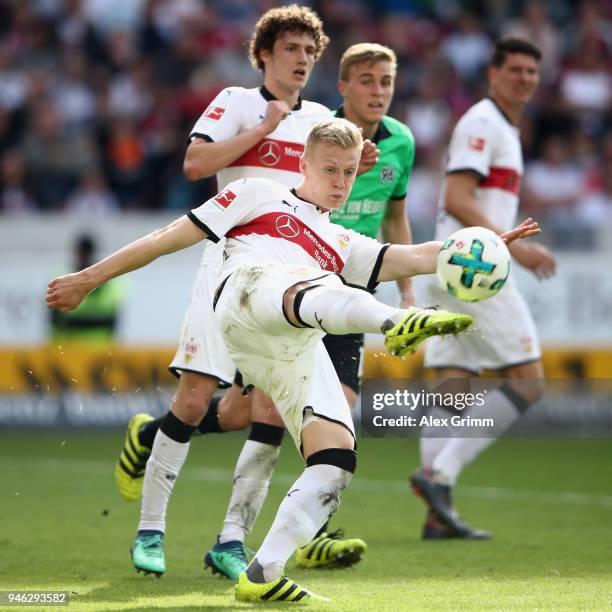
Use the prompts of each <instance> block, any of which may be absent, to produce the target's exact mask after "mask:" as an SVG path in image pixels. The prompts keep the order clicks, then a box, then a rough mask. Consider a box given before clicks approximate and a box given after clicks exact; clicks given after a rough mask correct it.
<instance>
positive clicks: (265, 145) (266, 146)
mask: <svg viewBox="0 0 612 612" xmlns="http://www.w3.org/2000/svg"><path fill="white" fill-rule="evenodd" d="M257 157H259V161H260V162H261V163H262V164H263V165H264V166H276V164H278V162H279V161H280V158H281V149H280V146H279V145H278V144H276V143H275V142H273V141H271V140H264V142H262V143H261V144H260V145H259V149H257Z"/></svg>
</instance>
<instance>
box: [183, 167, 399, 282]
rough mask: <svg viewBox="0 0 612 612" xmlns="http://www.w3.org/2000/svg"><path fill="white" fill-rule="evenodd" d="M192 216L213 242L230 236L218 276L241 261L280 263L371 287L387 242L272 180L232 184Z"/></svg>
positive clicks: (241, 181)
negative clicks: (340, 220) (336, 220)
mask: <svg viewBox="0 0 612 612" xmlns="http://www.w3.org/2000/svg"><path fill="white" fill-rule="evenodd" d="M188 216H189V218H190V219H191V220H192V221H193V222H194V223H195V224H196V225H197V226H198V227H200V228H201V229H203V230H204V231H205V232H206V234H207V235H208V237H209V238H210V239H211V240H212V241H213V242H218V241H219V240H220V239H221V238H222V237H225V238H226V245H225V252H226V258H225V262H224V264H223V269H222V271H221V274H220V276H219V279H222V278H225V277H227V276H228V275H229V274H231V273H232V272H233V271H234V270H236V268H237V267H239V266H240V265H244V264H248V265H253V264H254V263H277V264H287V265H292V266H304V267H305V268H312V269H320V270H323V271H325V272H334V273H336V274H339V275H341V276H342V277H343V278H344V279H345V280H346V282H348V283H349V284H352V285H357V286H359V287H364V288H366V289H370V290H371V289H373V288H374V286H375V285H376V279H377V277H378V272H379V270H380V266H381V264H382V259H383V255H384V252H385V251H386V249H387V247H388V246H389V245H381V244H380V243H379V242H377V241H376V240H374V239H372V238H367V237H366V236H362V235H361V234H358V233H357V232H354V231H353V230H349V229H346V228H344V227H342V226H341V225H336V224H335V223H332V222H331V221H330V220H329V213H328V212H321V210H320V209H319V208H318V207H317V206H315V205H314V204H311V203H310V202H307V201H306V200H303V199H301V198H300V197H298V196H297V195H296V194H295V192H294V191H293V190H290V189H288V188H287V187H285V186H283V185H280V184H279V183H276V182H274V181H270V180H268V179H261V178H257V179H242V180H239V181H235V182H233V183H230V184H229V185H228V186H227V187H226V188H225V189H224V190H223V191H222V192H221V193H219V194H217V195H216V196H215V197H213V198H211V199H210V200H208V201H207V202H205V203H204V204H202V206H200V207H198V208H195V209H194V210H192V211H191V212H190V213H188Z"/></svg>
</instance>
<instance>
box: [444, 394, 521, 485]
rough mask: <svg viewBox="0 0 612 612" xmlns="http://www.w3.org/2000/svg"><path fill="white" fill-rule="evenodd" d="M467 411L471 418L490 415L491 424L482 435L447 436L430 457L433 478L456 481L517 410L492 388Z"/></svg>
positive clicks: (489, 444)
mask: <svg viewBox="0 0 612 612" xmlns="http://www.w3.org/2000/svg"><path fill="white" fill-rule="evenodd" d="M468 414H469V416H470V417H473V418H492V419H493V420H494V422H495V424H494V426H493V427H490V428H489V429H488V432H487V433H488V435H487V437H486V438H451V439H450V440H449V441H448V442H447V443H446V445H445V446H444V448H443V449H442V450H441V451H440V453H439V454H438V456H437V457H436V458H435V459H434V461H433V464H432V468H433V470H434V472H436V478H437V479H439V480H440V482H443V483H444V484H447V485H450V486H453V485H454V484H455V482H457V478H458V476H459V474H460V473H461V470H462V469H463V468H464V467H465V466H466V465H467V464H468V463H470V462H471V461H473V460H474V459H476V457H478V455H480V453H482V452H483V451H484V450H485V449H487V448H488V447H489V446H491V444H493V442H495V440H497V439H498V438H499V437H501V435H502V434H503V433H504V432H505V431H506V430H507V429H508V428H509V427H510V425H512V423H514V421H516V419H517V418H518V416H519V414H520V413H519V411H518V409H517V407H516V406H515V405H514V404H513V403H512V402H511V401H510V399H509V398H508V396H507V395H506V394H505V393H503V392H502V391H499V390H495V391H491V392H490V393H489V394H488V395H487V398H486V399H485V401H484V403H483V405H482V406H474V407H472V408H471V409H470V411H469V413H468Z"/></svg>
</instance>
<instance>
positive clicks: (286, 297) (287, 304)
mask: <svg viewBox="0 0 612 612" xmlns="http://www.w3.org/2000/svg"><path fill="white" fill-rule="evenodd" d="M313 287H316V285H313V284H312V283H309V282H304V283H298V284H297V285H293V287H289V289H287V290H286V291H285V293H283V311H284V313H285V316H286V317H287V319H288V320H289V321H290V322H291V323H292V324H293V325H295V326H296V327H307V326H306V325H305V324H304V323H303V322H302V321H300V317H299V313H298V310H299V307H300V302H301V300H302V296H303V295H304V291H307V290H308V289H312V288H313Z"/></svg>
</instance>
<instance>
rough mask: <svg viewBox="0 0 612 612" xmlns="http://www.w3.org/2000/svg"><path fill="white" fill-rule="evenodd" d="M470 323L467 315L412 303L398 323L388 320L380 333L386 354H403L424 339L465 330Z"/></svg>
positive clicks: (400, 355) (470, 319) (409, 351)
mask: <svg viewBox="0 0 612 612" xmlns="http://www.w3.org/2000/svg"><path fill="white" fill-rule="evenodd" d="M473 322H474V320H473V319H472V317H471V316H470V315H466V314H456V313H454V312H447V311H446V310H436V309H433V308H415V307H414V306H411V307H410V308H408V309H407V311H406V314H405V315H404V317H403V318H402V320H401V321H400V322H399V323H397V324H394V323H393V321H391V320H387V321H386V322H385V324H384V325H383V327H382V332H383V333H384V335H385V346H386V347H387V350H388V351H389V353H391V355H397V356H398V357H403V356H404V355H406V354H407V353H411V352H413V351H414V350H415V349H416V347H417V346H418V345H419V344H421V342H423V341H424V340H427V338H430V337H431V336H445V335H446V334H457V333H459V332H462V331H465V330H466V329H468V328H469V327H470V326H471V325H472V323H473Z"/></svg>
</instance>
